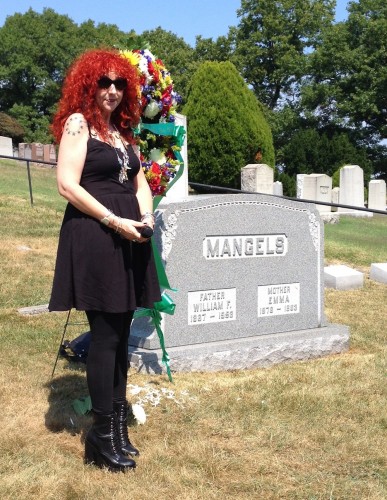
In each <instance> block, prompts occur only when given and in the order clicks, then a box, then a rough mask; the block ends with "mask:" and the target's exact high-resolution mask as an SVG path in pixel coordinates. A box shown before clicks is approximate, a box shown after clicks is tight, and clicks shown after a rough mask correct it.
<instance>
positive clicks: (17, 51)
mask: <svg viewBox="0 0 387 500" xmlns="http://www.w3.org/2000/svg"><path fill="white" fill-rule="evenodd" d="M123 35H124V34H123V33H122V32H121V31H119V29H118V28H117V26H115V25H107V24H100V25H98V26H95V25H94V23H93V22H92V21H87V22H85V23H83V24H82V25H81V26H80V27H78V26H77V25H76V24H75V23H74V22H73V21H72V20H71V19H70V18H69V17H68V16H64V15H60V14H57V13H56V12H54V10H52V9H44V10H43V13H42V14H39V13H37V12H34V11H33V10H32V9H29V10H28V11H27V12H26V13H25V14H15V15H13V16H10V17H8V18H7V19H6V22H5V24H4V26H3V27H2V28H0V88H1V93H0V111H5V112H7V113H8V114H10V115H12V116H13V117H14V118H15V119H17V120H18V121H19V122H20V123H21V124H22V125H23V127H24V128H25V130H26V139H27V140H31V141H33V140H35V141H42V142H47V141H50V140H51V136H50V132H49V123H50V120H51V116H52V113H53V111H54V109H55V105H56V103H57V101H58V100H59V97H60V89H61V85H62V81H63V77H64V74H65V72H66V71H67V69H68V67H69V66H70V64H71V63H72V61H73V60H74V59H75V58H76V57H77V56H78V55H79V54H80V53H81V52H83V51H84V50H85V49H87V48H91V47H98V46H112V45H114V44H115V43H118V42H119V41H120V40H122V38H123Z"/></svg>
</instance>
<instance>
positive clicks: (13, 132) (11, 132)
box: [0, 112, 25, 142]
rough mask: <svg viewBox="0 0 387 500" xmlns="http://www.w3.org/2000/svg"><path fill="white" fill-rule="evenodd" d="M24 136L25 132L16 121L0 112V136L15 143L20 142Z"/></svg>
mask: <svg viewBox="0 0 387 500" xmlns="http://www.w3.org/2000/svg"><path fill="white" fill-rule="evenodd" d="M24 134H25V130H24V128H23V127H22V126H21V125H20V123H18V122H17V120H15V119H14V118H12V117H11V116H9V115H7V114H6V113H2V112H0V135H3V136H5V137H11V139H12V140H13V141H15V142H21V141H22V140H23V138H24Z"/></svg>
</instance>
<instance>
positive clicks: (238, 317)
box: [130, 194, 348, 370]
mask: <svg viewBox="0 0 387 500" xmlns="http://www.w3.org/2000/svg"><path fill="white" fill-rule="evenodd" d="M323 231H324V229H323V223H322V221H321V219H320V217H319V213H318V211H317V210H316V208H315V206H314V205H312V204H305V203H299V202H293V201H289V200H283V199H280V198H275V197H272V196H270V197H269V196H265V195H242V194H240V195H239V194H237V195H217V196H192V197H189V198H187V199H186V200H183V201H180V202H177V203H170V204H168V203H162V204H160V206H159V210H158V214H157V230H156V233H155V241H156V244H157V247H158V249H159V251H160V252H161V256H162V258H163V260H164V262H165V269H166V272H167V275H168V279H169V282H170V284H171V286H173V287H176V288H177V290H178V291H177V292H176V293H174V292H168V293H169V295H170V296H171V297H172V298H173V300H174V301H175V303H176V311H175V314H174V315H164V316H163V320H162V325H161V326H162V329H163V331H164V334H165V342H166V346H167V348H168V351H169V355H170V356H171V367H172V369H176V370H186V369H199V370H200V369H214V364H215V365H216V367H217V368H219V369H228V368H238V367H239V368H240V367H244V366H254V365H257V363H258V364H259V363H262V364H267V363H268V356H267V352H266V351H267V350H269V351H270V352H273V349H274V350H275V351H276V352H278V349H279V350H280V352H281V353H283V356H284V358H285V359H288V360H290V359H305V357H313V356H316V355H322V354H324V353H330V352H333V351H334V352H339V351H341V350H344V349H345V348H346V347H347V344H348V332H347V330H346V327H339V326H338V325H334V326H332V325H328V324H327V322H326V319H325V317H324V300H323V297H324V279H323V241H324V238H323ZM305 332H308V334H306V333H305ZM305 335H306V337H305ZM333 338H334V339H335V340H334V342H333V344H334V345H335V347H332V345H331V341H332V339H333ZM316 339H318V348H317V351H316V352H315V350H314V348H315V343H316ZM300 342H301V344H302V345H303V346H305V342H306V344H308V346H309V347H308V348H306V350H305V349H304V348H302V349H297V347H296V346H297V345H300ZM130 344H131V348H130V354H131V359H132V362H134V364H139V365H147V364H148V365H151V364H152V363H153V362H151V361H150V360H152V359H153V361H154V360H155V357H158V354H159V351H158V350H159V339H158V336H157V333H156V331H155V329H154V326H153V323H152V321H151V320H150V319H149V318H148V319H143V318H141V319H137V320H135V321H134V323H133V327H132V333H131V337H130ZM322 345H325V347H321V346H322ZM241 346H243V347H241ZM280 346H281V347H280ZM241 349H242V351H243V353H242V354H240V356H236V354H235V353H236V352H237V351H240V350H241ZM305 352H307V354H305ZM219 353H223V354H221V355H220V354H219ZM225 353H226V354H225ZM227 353H229V354H227ZM231 353H233V354H231ZM265 353H266V354H265ZM300 356H301V357H300ZM257 357H258V358H259V360H257ZM221 358H222V359H223V362H222V363H220V361H219V360H220V359H221ZM226 358H227V359H226ZM242 358H243V360H242ZM185 360H188V361H185ZM193 360H195V361H194V362H193ZM281 360H282V361H283V360H284V359H281ZM276 362H279V361H276ZM153 364H154V363H153Z"/></svg>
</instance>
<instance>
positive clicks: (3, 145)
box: [0, 135, 13, 156]
mask: <svg viewBox="0 0 387 500" xmlns="http://www.w3.org/2000/svg"><path fill="white" fill-rule="evenodd" d="M0 155H4V156H13V148H12V139H11V138H10V137H4V136H2V135H0Z"/></svg>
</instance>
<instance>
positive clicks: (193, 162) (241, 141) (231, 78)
mask: <svg viewBox="0 0 387 500" xmlns="http://www.w3.org/2000/svg"><path fill="white" fill-rule="evenodd" d="M183 111H184V113H185V114H186V115H187V118H188V128H189V133H188V150H189V155H190V156H189V165H190V179H191V180H192V181H196V182H199V183H205V184H216V185H218V186H225V187H233V188H238V187H240V175H241V168H242V167H244V166H246V165H247V164H249V163H256V161H255V155H256V153H257V152H258V151H259V152H260V154H261V156H262V159H261V162H262V163H267V164H269V165H271V166H274V149H273V142H272V136H271V131H270V128H269V125H268V123H267V121H266V119H265V117H264V113H263V111H262V106H261V105H260V104H259V102H258V101H257V99H256V97H255V96H254V94H253V93H252V91H251V90H250V89H248V87H247V85H246V83H245V82H244V81H243V79H242V77H241V76H240V75H239V73H238V71H237V70H236V68H235V66H234V65H233V64H232V63H231V62H229V61H227V62H205V63H203V64H201V65H200V66H199V68H198V70H197V71H196V73H195V74H194V76H193V79H192V85H191V91H190V94H189V96H188V101H187V104H186V106H185V107H184V110H183Z"/></svg>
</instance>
